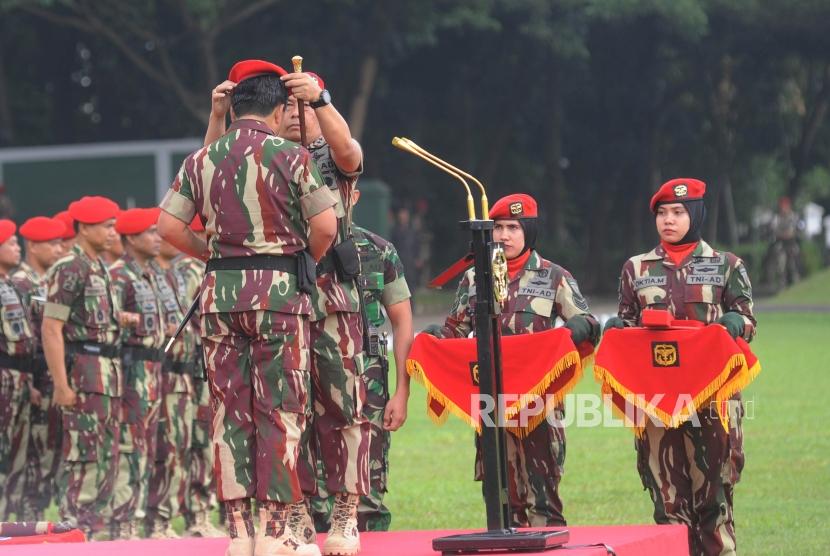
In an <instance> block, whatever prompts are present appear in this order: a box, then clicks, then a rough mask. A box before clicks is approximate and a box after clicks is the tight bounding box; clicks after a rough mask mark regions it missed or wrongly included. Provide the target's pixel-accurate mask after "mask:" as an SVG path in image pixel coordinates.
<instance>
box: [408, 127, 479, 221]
mask: <svg viewBox="0 0 830 556" xmlns="http://www.w3.org/2000/svg"><path fill="white" fill-rule="evenodd" d="M402 141H405V142H406V143H407V144H408V145H409V146H410V147H411V148H412V149H413V150H415V151H417V152H419V153H421V154H423V155H425V156H427V157H428V158H429V159H430V160H432V161H434V162H437V163H438V164H441V165H442V166H444V168H446V169H449V170H452V171H454V172H456V173H458V174H461V175H462V176H464V177H465V178H468V179H470V180H472V181H473V182H474V183H475V184H476V185H477V186H478V188H479V190H481V218H482V220H489V219H490V206H489V202H488V200H487V191H486V190H485V189H484V185H483V184H482V183H481V182H480V181H478V179H476V178H475V176H471V175H470V174H468V173H467V172H465V171H464V170H461V169H460V168H456V167H455V166H453V165H452V164H450V163H449V162H447V161H446V160H441V159H440V158H438V157H437V156H435V155H434V154H432V153H430V152H428V151H427V150H426V149H424V148H423V147H420V146H419V145H417V144H416V143H415V142H414V141H412V140H411V139H406V138H404V139H402Z"/></svg>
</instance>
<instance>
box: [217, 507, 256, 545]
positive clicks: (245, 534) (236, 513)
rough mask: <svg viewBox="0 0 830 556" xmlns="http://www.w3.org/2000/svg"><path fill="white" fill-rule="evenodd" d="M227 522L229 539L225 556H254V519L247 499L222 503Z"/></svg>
mask: <svg viewBox="0 0 830 556" xmlns="http://www.w3.org/2000/svg"><path fill="white" fill-rule="evenodd" d="M222 505H223V507H224V508H225V515H226V516H227V520H228V536H229V537H230V538H231V542H230V544H228V549H227V550H226V551H225V556H254V517H253V514H252V513H251V501H250V500H249V499H247V498H243V499H237V500H227V501H226V502H223V503H222Z"/></svg>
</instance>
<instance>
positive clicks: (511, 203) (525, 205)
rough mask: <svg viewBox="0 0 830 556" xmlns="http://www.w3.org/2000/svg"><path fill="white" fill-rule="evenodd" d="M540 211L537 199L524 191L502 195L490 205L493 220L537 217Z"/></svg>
mask: <svg viewBox="0 0 830 556" xmlns="http://www.w3.org/2000/svg"><path fill="white" fill-rule="evenodd" d="M537 216H539V212H538V210H537V207H536V200H535V199H534V198H533V197H531V196H530V195H526V194H524V193H514V194H513V195H508V196H507V197H502V198H501V199H499V200H498V201H496V202H495V203H494V204H493V206H492V207H490V219H491V220H514V219H518V218H536V217H537Z"/></svg>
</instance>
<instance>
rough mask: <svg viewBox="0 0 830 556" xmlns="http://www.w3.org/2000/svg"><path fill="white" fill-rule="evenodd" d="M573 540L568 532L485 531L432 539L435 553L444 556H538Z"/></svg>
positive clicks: (565, 530)
mask: <svg viewBox="0 0 830 556" xmlns="http://www.w3.org/2000/svg"><path fill="white" fill-rule="evenodd" d="M569 540H570V534H569V533H568V530H567V529H559V530H557V531H515V530H512V529H502V530H499V531H482V532H480V533H465V534H461V535H449V536H447V537H439V538H437V539H432V549H433V550H438V551H440V552H441V553H442V554H478V553H487V552H489V553H498V552H538V551H541V550H548V549H551V548H556V547H557V546H562V545H563V544H565V543H567V542H568V541H569Z"/></svg>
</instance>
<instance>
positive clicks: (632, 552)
mask: <svg viewBox="0 0 830 556" xmlns="http://www.w3.org/2000/svg"><path fill="white" fill-rule="evenodd" d="M568 529H569V530H570V534H571V540H570V542H569V543H568V544H567V545H566V546H574V545H580V544H595V543H605V544H607V545H608V546H609V547H611V548H612V549H613V550H614V551H615V552H616V553H617V555H618V556H651V555H654V556H687V555H688V554H689V552H688V548H687V545H686V527H684V526H682V525H628V526H622V525H619V526H609V527H569V528H568ZM463 532H464V531H396V532H391V533H361V535H360V540H361V545H362V546H363V550H362V551H361V552H360V555H361V556H434V555H436V554H440V553H439V552H435V551H433V550H432V539H433V538H435V537H440V536H443V535H452V534H456V533H463ZM323 538H324V536H322V535H321V536H320V537H318V540H319V542H320V543H322V540H323ZM227 542H228V541H227V539H179V540H169V541H149V540H146V541H118V542H96V543H78V544H60V545H55V544H41V545H28V546H8V547H3V553H2V554H3V556H46V555H50V556H191V555H193V556H223V555H224V553H225V547H226V546H227ZM513 554H516V553H513ZM521 554H530V553H528V552H523V553H521ZM533 554H555V555H563V556H564V555H567V556H605V555H606V554H607V552H606V551H605V549H604V548H601V547H599V548H576V549H569V550H550V551H547V552H539V553H533Z"/></svg>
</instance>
